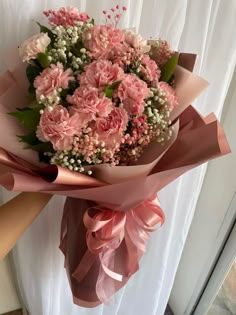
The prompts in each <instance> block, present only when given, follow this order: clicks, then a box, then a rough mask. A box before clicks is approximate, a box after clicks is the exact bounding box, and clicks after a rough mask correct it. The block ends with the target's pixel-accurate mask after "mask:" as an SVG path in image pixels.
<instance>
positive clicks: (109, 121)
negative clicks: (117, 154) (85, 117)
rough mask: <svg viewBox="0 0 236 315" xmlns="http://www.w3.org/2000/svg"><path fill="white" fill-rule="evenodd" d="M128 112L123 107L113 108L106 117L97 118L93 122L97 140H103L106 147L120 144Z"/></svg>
mask: <svg viewBox="0 0 236 315" xmlns="http://www.w3.org/2000/svg"><path fill="white" fill-rule="evenodd" d="M128 120H129V117H128V114H127V112H126V110H125V109H123V108H119V107H117V108H115V109H113V111H112V112H111V113H110V114H109V115H108V117H106V118H98V119H97V120H96V123H95V132H96V133H97V134H98V137H99V140H101V141H104V142H105V146H106V147H109V146H110V147H115V145H116V144H120V142H121V139H122V137H123V135H124V131H125V130H126V128H127V124H128Z"/></svg>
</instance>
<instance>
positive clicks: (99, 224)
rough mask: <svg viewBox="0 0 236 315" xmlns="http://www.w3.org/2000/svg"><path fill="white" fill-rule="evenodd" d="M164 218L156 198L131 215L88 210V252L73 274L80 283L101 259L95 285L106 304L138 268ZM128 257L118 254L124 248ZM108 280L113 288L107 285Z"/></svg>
mask: <svg viewBox="0 0 236 315" xmlns="http://www.w3.org/2000/svg"><path fill="white" fill-rule="evenodd" d="M164 220H165V216H164V213H163V211H162V209H161V208H160V203H159V200H158V199H157V198H156V197H155V196H154V197H152V198H150V199H147V200H146V201H144V202H143V203H142V204H140V205H139V206H137V207H135V208H133V209H131V210H130V211H127V212H123V211H114V210H111V209H108V208H105V207H102V206H94V207H91V208H88V209H87V210H86V212H85V214H84V218H83V222H84V225H85V227H86V228H87V247H88V250H87V252H86V253H85V255H84V256H83V258H82V260H81V262H80V264H79V265H78V267H77V268H76V270H75V272H74V273H73V277H74V278H76V279H77V280H78V281H79V282H81V281H82V280H83V279H84V277H85V276H86V275H87V273H88V272H89V270H90V268H91V267H92V266H93V263H94V262H95V261H96V259H97V258H98V257H99V260H100V266H101V267H100V271H99V275H98V279H97V284H96V293H97V296H98V298H99V299H100V301H101V302H103V303H107V302H108V301H109V299H110V297H111V296H112V295H113V293H114V292H115V291H116V290H115V289H114V288H115V282H114V281H119V282H122V281H124V280H125V279H127V278H129V277H130V276H131V275H132V274H134V273H135V272H136V271H137V270H138V268H139V260H140V258H141V256H142V255H143V254H144V252H145V245H146V242H147V241H148V240H149V238H150V236H149V233H150V232H153V231H155V228H154V227H155V226H156V225H157V224H158V223H159V224H160V225H162V224H163V223H164ZM121 244H122V246H123V247H124V246H125V248H126V250H125V251H124V250H123V253H125V254H124V255H125V257H122V259H119V254H117V255H116V251H117V250H118V249H119V247H120V246H121ZM107 276H108V277H109V278H110V280H112V282H111V283H113V287H114V288H112V286H111V285H109V286H108V285H105V283H104V281H105V279H107Z"/></svg>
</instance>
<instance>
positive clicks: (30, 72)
mask: <svg viewBox="0 0 236 315" xmlns="http://www.w3.org/2000/svg"><path fill="white" fill-rule="evenodd" d="M40 72H41V69H39V68H38V67H36V66H33V65H28V67H27V68H26V75H27V78H28V80H29V82H30V84H31V85H33V83H34V80H35V78H36V77H37V76H38V75H39V74H40Z"/></svg>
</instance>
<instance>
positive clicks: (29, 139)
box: [17, 132, 40, 145]
mask: <svg viewBox="0 0 236 315" xmlns="http://www.w3.org/2000/svg"><path fill="white" fill-rule="evenodd" d="M17 137H18V138H19V139H20V142H25V143H27V144H28V145H36V144H39V143H40V141H39V139H38V138H37V137H36V135H35V133H34V132H32V133H28V134H27V135H24V136H17Z"/></svg>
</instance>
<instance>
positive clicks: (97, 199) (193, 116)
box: [0, 54, 230, 307]
mask: <svg viewBox="0 0 236 315" xmlns="http://www.w3.org/2000/svg"><path fill="white" fill-rule="evenodd" d="M13 56H14V54H13ZM13 60H15V59H14V57H13ZM194 61H195V56H194V55H188V54H184V55H181V58H180V64H181V66H182V67H181V66H180V65H179V66H178V68H177V69H176V92H177V95H178V98H179V103H180V106H179V107H178V108H177V109H176V110H175V111H173V113H172V120H175V123H174V125H173V135H172V138H171V139H170V141H169V142H168V143H166V144H165V145H164V146H160V145H159V144H157V143H152V144H151V145H150V146H149V147H148V148H147V150H146V151H145V153H144V155H143V156H142V157H141V159H140V160H139V163H138V164H137V165H132V166H116V167H111V166H110V165H99V166H93V167H92V169H93V173H94V174H95V177H89V176H86V175H82V174H77V173H73V172H71V171H69V170H67V169H62V168H60V167H57V166H45V165H42V164H40V163H38V161H37V154H36V153H35V152H33V151H30V150H24V149H23V148H22V144H21V143H19V142H18V140H17V138H16V134H17V135H18V134H22V132H24V130H20V129H19V126H18V125H17V123H16V121H15V120H14V119H12V118H11V117H9V116H8V115H6V112H8V111H10V110H12V109H14V108H15V107H16V106H17V107H20V106H25V105H26V104H27V96H26V93H25V83H24V80H21V81H20V82H21V83H20V84H19V80H20V78H21V76H22V71H23V69H22V67H21V64H19V63H18V62H15V63H14V62H13V61H11V63H10V64H11V65H14V66H12V68H11V72H7V73H5V74H4V75H3V76H2V77H1V78H0V119H1V125H0V128H1V131H2V132H3V131H4V130H6V129H7V130H9V133H5V134H6V137H5V134H4V137H1V140H0V147H1V150H0V163H1V166H2V167H1V169H0V170H1V175H0V184H1V185H3V186H4V187H5V188H7V189H8V190H13V191H43V192H46V193H52V194H58V195H65V196H67V197H68V198H67V201H66V204H65V209H64V215H63V220H62V227H61V245H60V248H61V250H62V252H63V253H64V255H65V268H66V271H67V275H68V279H69V282H70V286H71V290H72V294H73V299H74V302H75V303H76V304H78V305H81V306H84V307H94V306H97V305H99V304H100V303H101V302H107V301H108V300H109V299H110V298H111V296H112V295H113V294H114V293H115V292H116V291H117V290H119V289H120V288H121V287H122V286H124V285H125V283H126V282H127V281H128V280H129V278H130V277H131V276H132V275H133V274H134V273H135V272H136V271H137V270H138V263H139V260H140V258H141V256H142V255H143V254H144V252H145V244H146V242H147V241H148V239H149V233H150V232H152V231H153V230H154V227H155V225H156V224H158V223H159V224H162V223H163V222H164V214H163V212H162V210H161V208H160V205H159V202H158V200H156V199H155V198H154V197H153V196H155V195H156V193H157V192H158V191H159V190H160V189H162V188H163V187H165V186H166V185H168V184H169V183H170V182H172V181H173V180H175V179H176V178H177V177H178V176H180V175H181V174H183V173H185V172H186V171H188V170H190V169H192V168H193V167H195V166H197V165H199V164H201V163H204V162H206V161H208V160H209V159H212V158H215V157H218V156H222V155H224V154H227V153H229V152H230V149H229V146H228V144H227V140H226V138H225V135H224V132H223V130H222V128H221V126H220V124H219V123H218V121H217V120H216V118H215V116H214V115H213V114H211V115H209V116H208V117H206V118H203V117H202V116H201V115H200V114H199V113H198V112H197V111H196V110H195V109H194V108H193V107H192V106H190V105H189V104H190V103H191V102H192V101H193V100H194V99H195V98H196V97H197V96H198V95H199V94H200V93H201V92H202V91H203V89H204V88H205V87H206V86H207V82H206V81H205V80H203V79H201V78H199V77H198V76H196V75H194V74H192V73H191V72H190V71H191V70H192V68H193V63H194ZM183 66H185V67H186V68H187V69H189V70H190V71H189V70H187V69H184V68H183ZM16 96H17V97H16ZM199 139H200V141H199ZM131 257H132V259H131Z"/></svg>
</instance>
